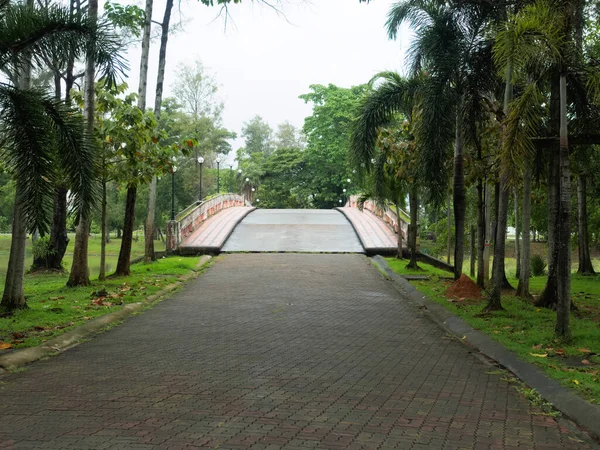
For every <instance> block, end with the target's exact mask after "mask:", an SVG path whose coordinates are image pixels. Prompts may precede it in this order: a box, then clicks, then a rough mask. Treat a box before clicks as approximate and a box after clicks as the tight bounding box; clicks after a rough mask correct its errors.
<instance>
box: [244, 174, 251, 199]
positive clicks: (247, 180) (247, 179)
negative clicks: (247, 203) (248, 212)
mask: <svg viewBox="0 0 600 450" xmlns="http://www.w3.org/2000/svg"><path fill="white" fill-rule="evenodd" d="M245 181H246V185H247V184H248V183H249V182H250V178H246V180H245ZM246 190H247V189H246V186H244V199H246ZM249 196H250V194H248V197H249ZM248 200H249V199H248Z"/></svg>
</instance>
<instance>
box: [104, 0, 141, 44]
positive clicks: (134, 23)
mask: <svg viewBox="0 0 600 450" xmlns="http://www.w3.org/2000/svg"><path fill="white" fill-rule="evenodd" d="M104 16H105V17H106V18H107V19H108V20H109V21H110V22H111V23H112V24H113V25H114V26H115V27H118V28H122V29H124V30H126V31H127V32H128V33H130V34H131V35H133V36H135V37H139V36H140V34H141V31H142V28H143V27H144V21H145V19H146V17H145V13H144V10H143V9H142V8H140V7H139V6H135V5H121V4H119V3H111V2H110V1H107V2H106V3H104Z"/></svg>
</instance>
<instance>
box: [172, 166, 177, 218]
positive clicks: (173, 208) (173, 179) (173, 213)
mask: <svg viewBox="0 0 600 450" xmlns="http://www.w3.org/2000/svg"><path fill="white" fill-rule="evenodd" d="M175 172H177V166H173V167H172V168H171V220H175Z"/></svg>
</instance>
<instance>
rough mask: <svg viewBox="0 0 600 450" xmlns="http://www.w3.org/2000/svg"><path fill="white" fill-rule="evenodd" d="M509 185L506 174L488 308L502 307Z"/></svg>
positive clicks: (501, 198) (501, 182)
mask: <svg viewBox="0 0 600 450" xmlns="http://www.w3.org/2000/svg"><path fill="white" fill-rule="evenodd" d="M508 195H509V191H508V187H507V180H506V175H502V176H501V177H500V195H499V197H498V217H497V220H496V238H495V239H494V262H493V265H492V290H491V292H490V295H489V298H488V303H487V306H486V309H487V310H488V311H496V310H500V309H504V308H503V307H502V289H503V287H504V278H505V274H504V256H505V249H506V222H507V218H508Z"/></svg>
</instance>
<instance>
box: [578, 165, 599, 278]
mask: <svg viewBox="0 0 600 450" xmlns="http://www.w3.org/2000/svg"><path fill="white" fill-rule="evenodd" d="M577 216H578V247H579V268H578V269H577V273H579V274H585V275H594V274H595V273H596V272H595V271H594V266H593V265H592V258H591V257H590V244H589V234H588V214H587V178H586V176H585V175H579V183H577Z"/></svg>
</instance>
